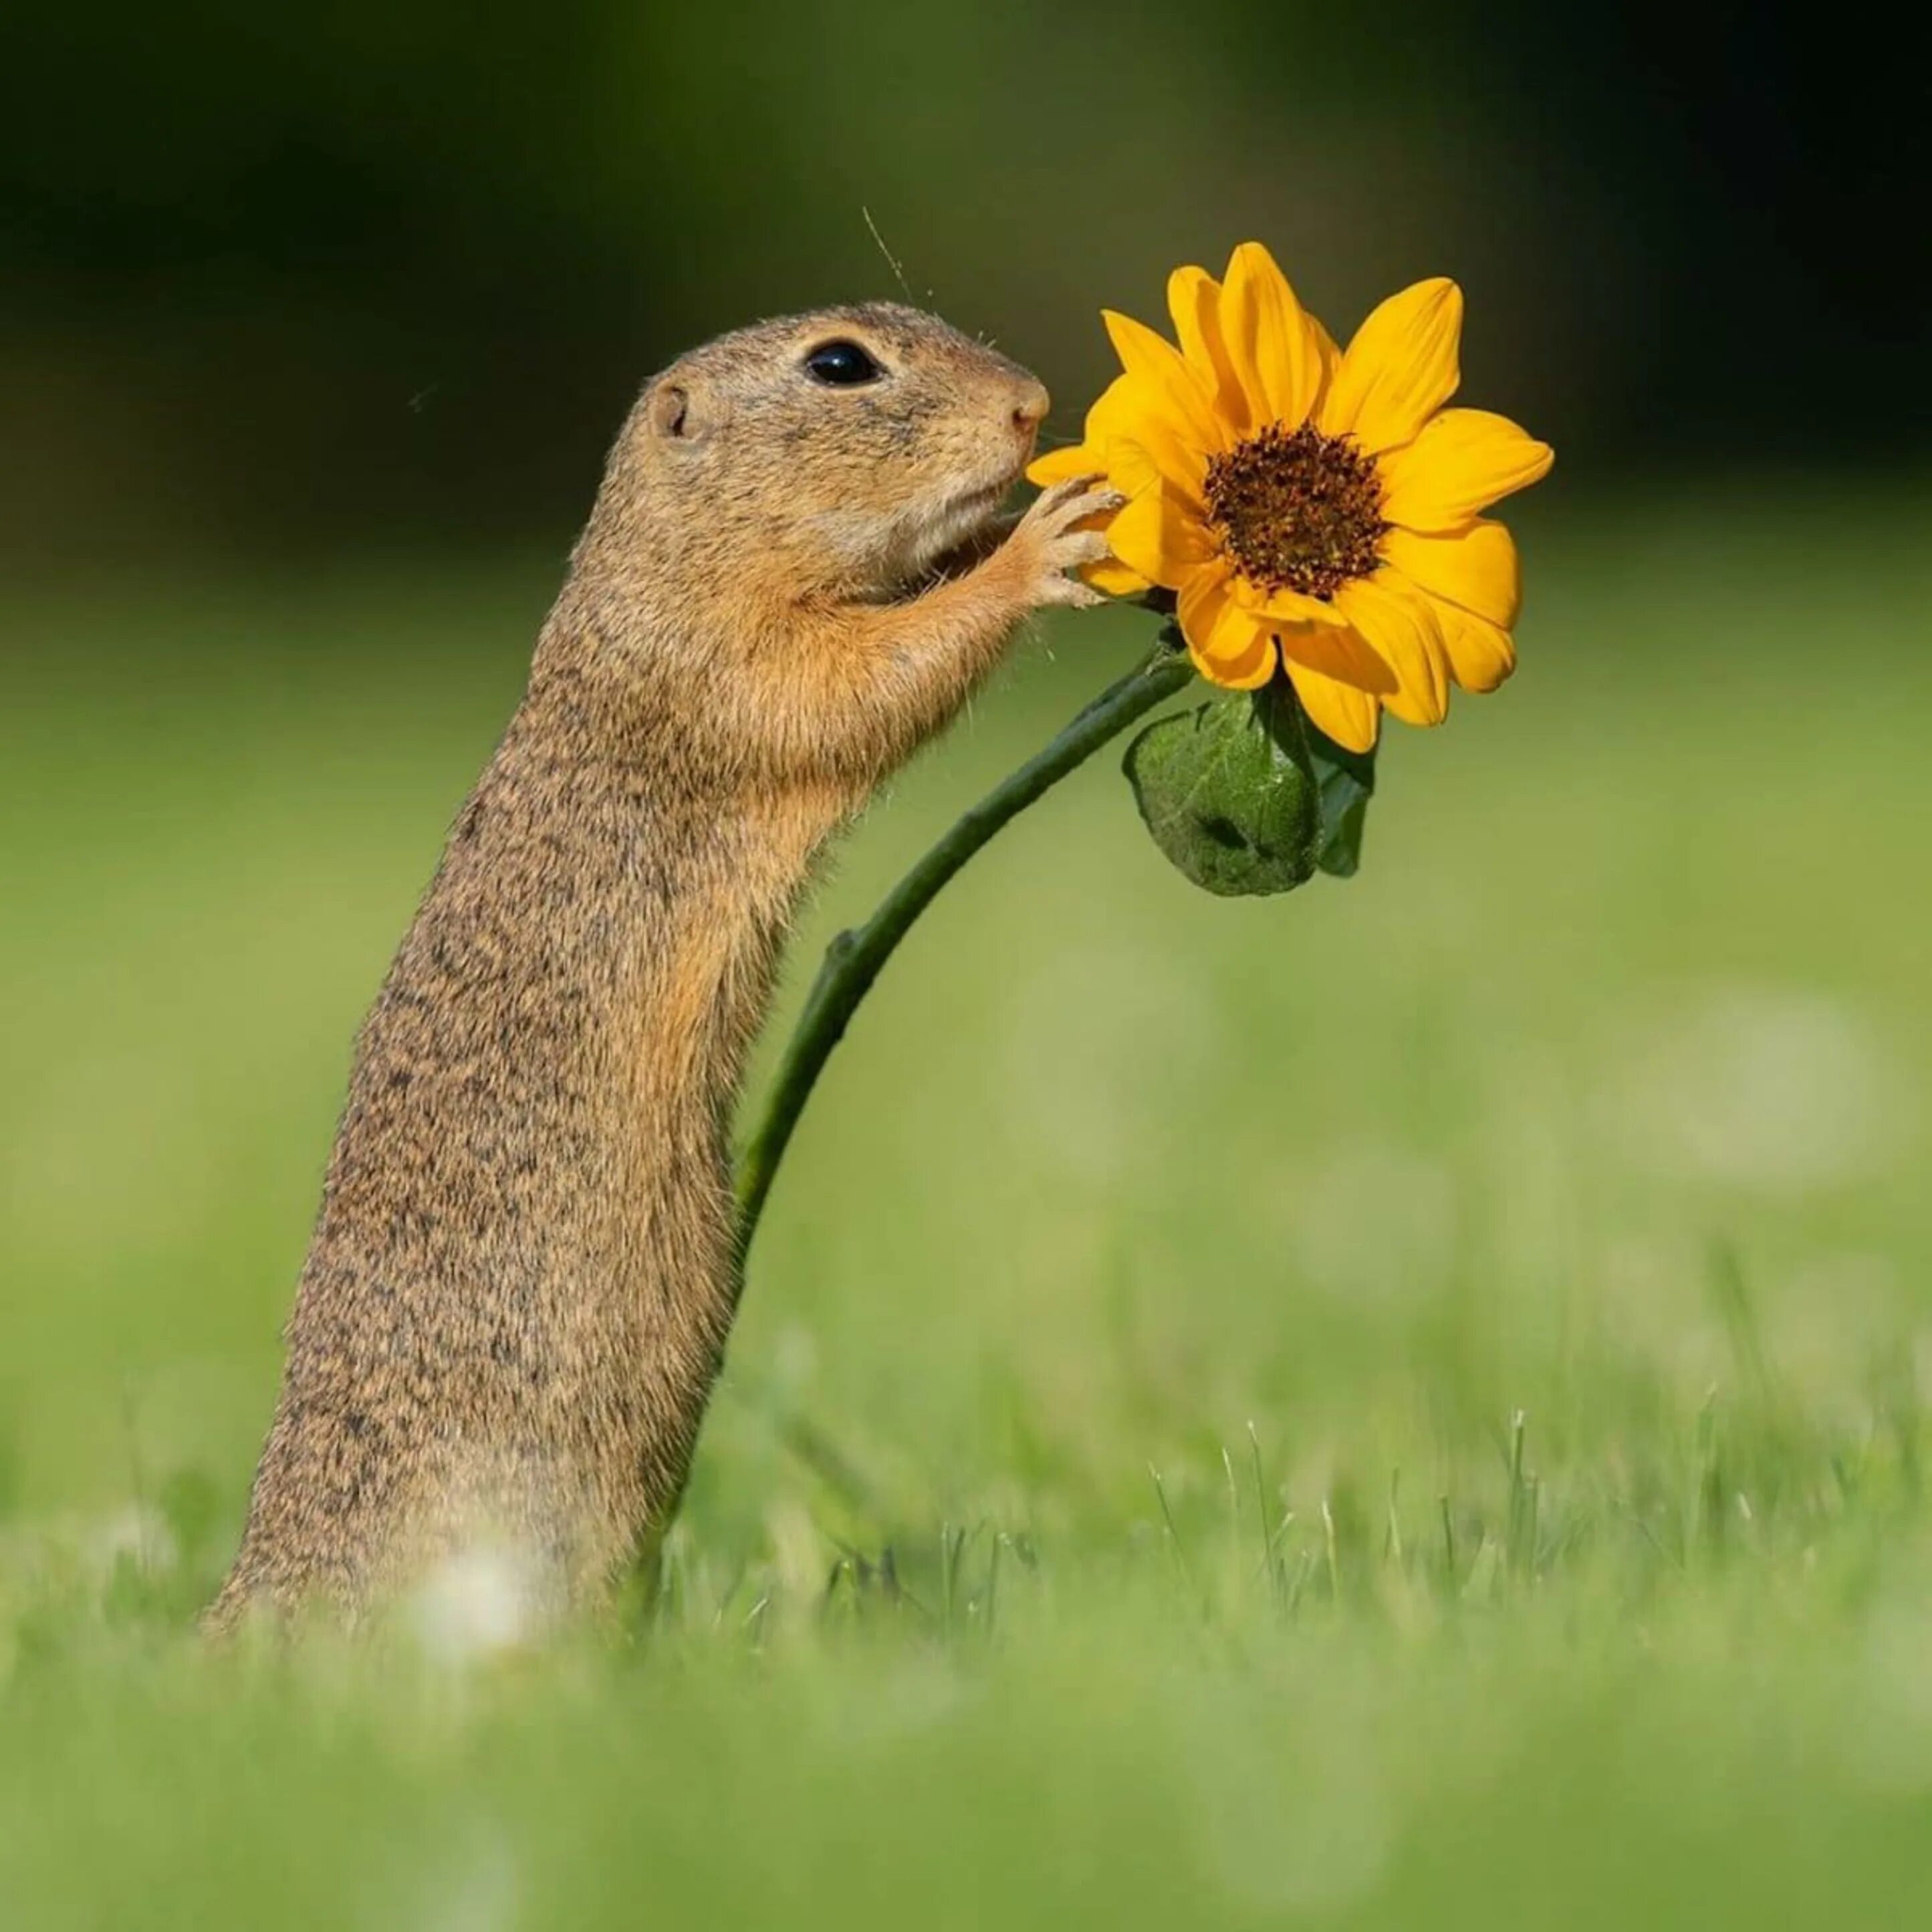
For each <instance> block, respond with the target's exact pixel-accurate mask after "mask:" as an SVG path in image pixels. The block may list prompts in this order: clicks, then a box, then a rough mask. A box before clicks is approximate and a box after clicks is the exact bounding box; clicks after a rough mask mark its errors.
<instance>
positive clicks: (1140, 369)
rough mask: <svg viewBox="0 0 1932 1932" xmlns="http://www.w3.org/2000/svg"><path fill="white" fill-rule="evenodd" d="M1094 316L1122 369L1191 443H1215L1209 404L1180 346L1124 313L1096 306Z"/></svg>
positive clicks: (1218, 443) (1206, 446) (1208, 446)
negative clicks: (1097, 319)
mask: <svg viewBox="0 0 1932 1932" xmlns="http://www.w3.org/2000/svg"><path fill="white" fill-rule="evenodd" d="M1100 320H1102V321H1103V322H1104V323H1106V326H1107V335H1108V338H1109V340H1110V341H1112V344H1113V345H1114V353H1115V354H1116V355H1117V356H1119V357H1120V359H1121V368H1122V370H1123V371H1125V372H1126V374H1127V375H1128V376H1129V377H1132V378H1133V381H1134V383H1135V384H1136V387H1138V388H1139V389H1142V391H1144V392H1150V393H1151V395H1152V396H1153V397H1154V398H1158V399H1159V401H1160V403H1161V404H1163V405H1164V406H1165V407H1166V410H1167V411H1168V412H1169V413H1170V414H1172V416H1173V417H1174V418H1175V424H1176V427H1177V428H1178V429H1180V430H1181V431H1182V432H1183V433H1184V434H1185V436H1186V437H1187V440H1189V441H1190V442H1191V443H1193V444H1194V445H1195V446H1196V448H1197V449H1202V450H1217V449H1220V448H1221V447H1222V443H1223V438H1222V435H1221V431H1220V428H1219V426H1218V425H1217V423H1216V422H1215V419H1214V404H1213V403H1212V402H1211V401H1210V400H1209V398H1208V393H1207V391H1206V389H1205V387H1204V386H1203V385H1202V381H1201V379H1200V377H1198V376H1196V374H1195V373H1194V371H1193V369H1192V368H1190V367H1189V366H1188V364H1187V359H1186V358H1185V357H1184V356H1182V354H1181V351H1180V350H1178V349H1177V348H1175V346H1174V344H1172V343H1171V342H1169V341H1167V339H1166V338H1165V337H1163V336H1160V335H1156V334H1155V333H1154V331H1153V330H1152V329H1150V328H1148V326H1147V325H1146V323H1142V322H1136V321H1135V320H1134V319H1133V317H1132V316H1130V315H1121V314H1119V313H1118V312H1117V311H1115V310H1113V309H1110V308H1107V309H1103V310H1102V311H1100Z"/></svg>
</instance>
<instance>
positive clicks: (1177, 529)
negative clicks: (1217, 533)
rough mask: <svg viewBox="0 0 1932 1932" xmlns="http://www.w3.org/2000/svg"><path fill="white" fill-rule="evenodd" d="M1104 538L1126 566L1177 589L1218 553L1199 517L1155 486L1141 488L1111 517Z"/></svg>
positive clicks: (1213, 559)
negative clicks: (1146, 488) (1140, 490)
mask: <svg viewBox="0 0 1932 1932" xmlns="http://www.w3.org/2000/svg"><path fill="white" fill-rule="evenodd" d="M1107 541H1108V542H1109V544H1111V545H1112V548H1113V552H1114V554H1115V556H1117V557H1118V558H1119V559H1120V560H1121V562H1123V563H1124V564H1125V565H1127V568H1129V569H1130V570H1132V571H1138V572H1139V574H1141V575H1142V577H1145V578H1147V580H1148V581H1149V582H1150V583H1160V584H1165V585H1166V587H1167V588H1168V589H1170V590H1178V589H1180V588H1181V586H1182V585H1183V584H1184V583H1186V582H1187V580H1188V579H1189V578H1190V577H1192V576H1193V575H1194V574H1196V572H1197V571H1199V570H1200V569H1201V568H1202V566H1203V565H1205V564H1208V563H1211V562H1214V561H1215V560H1216V557H1217V552H1216V550H1215V548H1214V541H1213V539H1212V538H1210V537H1209V535H1208V532H1207V531H1206V530H1205V529H1203V528H1202V523H1201V520H1200V519H1199V517H1196V516H1195V515H1193V514H1191V512H1190V511H1189V509H1188V507H1187V505H1186V504H1185V503H1184V502H1181V501H1180V500H1179V499H1178V498H1177V497H1176V496H1175V494H1174V493H1173V492H1172V491H1171V490H1163V489H1160V488H1159V487H1156V488H1154V489H1151V490H1144V491H1143V492H1142V493H1141V494H1140V495H1139V496H1136V498H1135V499H1134V500H1133V502H1131V503H1130V504H1129V505H1127V508H1125V509H1124V510H1122V511H1121V512H1120V514H1118V516H1116V517H1115V519H1114V520H1113V521H1112V523H1109V525H1108V526H1107Z"/></svg>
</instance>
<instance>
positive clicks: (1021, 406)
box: [1013, 382, 1053, 436]
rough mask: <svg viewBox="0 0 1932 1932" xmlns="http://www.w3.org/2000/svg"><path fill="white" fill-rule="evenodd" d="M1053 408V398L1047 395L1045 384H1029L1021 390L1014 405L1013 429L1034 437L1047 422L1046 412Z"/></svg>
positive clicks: (1023, 434)
mask: <svg viewBox="0 0 1932 1932" xmlns="http://www.w3.org/2000/svg"><path fill="white" fill-rule="evenodd" d="M1052 407H1053V398H1052V397H1051V396H1049V395H1048V394H1047V393H1046V384H1045V383H1037V382H1028V383H1026V384H1025V386H1023V387H1022V389H1021V390H1020V392H1019V397H1018V398H1017V399H1016V401H1015V402H1014V404H1013V427H1014V428H1016V430H1018V431H1019V433H1020V434H1022V436H1034V435H1037V434H1038V433H1039V430H1040V425H1041V424H1042V423H1043V422H1046V413H1047V411H1048V410H1050V409H1051V408H1052Z"/></svg>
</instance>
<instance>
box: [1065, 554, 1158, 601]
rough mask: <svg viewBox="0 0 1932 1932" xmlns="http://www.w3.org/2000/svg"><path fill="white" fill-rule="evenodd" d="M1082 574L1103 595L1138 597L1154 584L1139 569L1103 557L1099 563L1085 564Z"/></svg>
mask: <svg viewBox="0 0 1932 1932" xmlns="http://www.w3.org/2000/svg"><path fill="white" fill-rule="evenodd" d="M1080 574H1081V575H1082V577H1085V579H1086V580H1087V581H1088V583H1091V584H1092V585H1093V586H1094V589H1096V590H1097V591H1099V592H1100V594H1101V595H1102V596H1103V597H1138V596H1139V595H1141V593H1142V592H1143V591H1147V590H1151V589H1153V588H1154V586H1153V585H1152V584H1151V583H1149V582H1148V580H1147V579H1146V578H1145V577H1143V576H1142V574H1140V572H1139V571H1137V570H1130V569H1129V568H1127V565H1125V564H1124V563H1118V562H1115V560H1114V559H1112V558H1111V557H1103V559H1101V561H1100V562H1098V563H1088V564H1083V565H1082V566H1081V568H1080Z"/></svg>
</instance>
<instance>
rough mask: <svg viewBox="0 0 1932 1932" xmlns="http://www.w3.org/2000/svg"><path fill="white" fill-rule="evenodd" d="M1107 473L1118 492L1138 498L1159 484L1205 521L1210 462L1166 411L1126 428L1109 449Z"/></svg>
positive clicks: (1150, 413) (1138, 418)
mask: <svg viewBox="0 0 1932 1932" xmlns="http://www.w3.org/2000/svg"><path fill="white" fill-rule="evenodd" d="M1107 474H1108V476H1109V480H1110V481H1112V483H1113V485H1114V487H1115V488H1116V489H1117V490H1124V491H1125V492H1126V493H1127V495H1129V496H1139V495H1141V494H1142V493H1143V492H1144V491H1145V490H1150V489H1152V488H1153V487H1155V485H1157V484H1162V485H1165V486H1166V489H1167V490H1168V491H1169V494H1171V495H1172V496H1176V497H1178V499H1180V500H1181V502H1184V503H1185V504H1186V505H1187V508H1188V510H1189V511H1190V514H1192V515H1193V517H1195V518H1196V520H1197V521H1201V522H1205V520H1207V515H1208V511H1207V509H1206V507H1205V502H1204V499H1203V493H1204V491H1205V489H1206V487H1207V481H1208V464H1207V460H1206V458H1205V457H1203V456H1202V454H1201V452H1200V451H1199V449H1196V448H1195V447H1194V446H1193V445H1191V444H1190V443H1189V442H1188V440H1187V437H1185V436H1184V434H1181V433H1180V432H1179V431H1177V430H1176V429H1175V427H1174V425H1173V422H1172V420H1171V419H1169V416H1167V415H1166V413H1165V412H1164V411H1162V410H1148V411H1145V412H1144V413H1142V414H1141V415H1139V416H1136V418H1134V419H1133V420H1132V421H1131V422H1128V421H1126V420H1124V419H1123V426H1122V428H1121V429H1120V430H1119V431H1118V433H1117V434H1115V437H1114V439H1113V440H1112V442H1111V443H1109V445H1108V446H1107Z"/></svg>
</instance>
